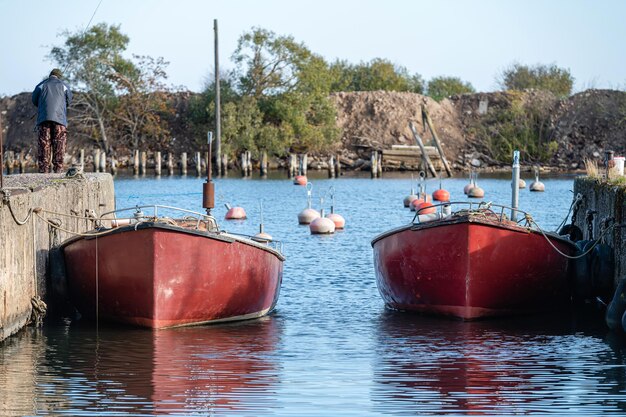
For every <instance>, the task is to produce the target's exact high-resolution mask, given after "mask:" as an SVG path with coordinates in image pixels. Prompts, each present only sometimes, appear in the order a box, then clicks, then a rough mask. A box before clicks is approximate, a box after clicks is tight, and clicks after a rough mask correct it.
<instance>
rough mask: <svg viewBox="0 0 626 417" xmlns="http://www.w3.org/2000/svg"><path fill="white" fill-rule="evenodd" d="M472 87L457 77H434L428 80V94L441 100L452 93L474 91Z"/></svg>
mask: <svg viewBox="0 0 626 417" xmlns="http://www.w3.org/2000/svg"><path fill="white" fill-rule="evenodd" d="M474 92H475V90H474V87H473V86H472V84H470V83H468V82H463V81H462V80H461V79H460V78H458V77H435V78H433V79H431V80H430V81H428V95H429V96H430V97H432V98H433V99H434V100H437V101H441V100H443V99H444V98H446V97H450V96H452V95H454V94H465V93H474Z"/></svg>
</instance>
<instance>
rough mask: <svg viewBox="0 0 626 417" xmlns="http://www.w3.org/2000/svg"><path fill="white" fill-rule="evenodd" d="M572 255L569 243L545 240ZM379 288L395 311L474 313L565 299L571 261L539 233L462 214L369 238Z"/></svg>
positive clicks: (530, 308) (519, 309) (533, 307)
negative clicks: (457, 216)
mask: <svg viewBox="0 0 626 417" xmlns="http://www.w3.org/2000/svg"><path fill="white" fill-rule="evenodd" d="M550 240H551V242H552V243H553V244H554V245H555V246H556V247H558V248H559V250H560V251H562V252H564V253H566V254H569V255H572V254H573V251H574V246H573V245H572V244H570V243H569V242H565V241H564V240H563V239H559V238H556V237H551V238H550ZM372 246H373V247H374V264H375V270H376V278H377V284H378V289H379V291H380V293H381V295H382V298H383V299H384V301H385V303H386V304H387V305H388V306H389V307H391V308H394V309H399V310H414V311H420V312H425V313H433V314H440V315H449V316H455V317H459V318H462V319H467V320H471V319H476V318H480V317H486V316H501V315H510V314H518V313H529V312H536V311H542V310H548V309H551V308H555V307H556V306H558V305H563V303H566V302H567V301H568V300H569V289H568V282H567V273H568V259H567V258H565V257H563V256H562V255H559V254H558V253H557V252H556V251H555V250H554V249H553V248H552V247H551V246H550V243H548V241H547V240H546V239H545V238H544V236H543V235H541V234H540V233H537V232H532V231H529V230H528V229H526V228H524V227H521V226H517V225H515V224H511V223H508V224H503V223H499V222H491V221H489V220H477V219H472V220H469V219H468V218H464V219H461V220H458V219H457V220H455V221H450V220H442V221H435V222H432V223H424V224H419V225H413V226H407V227H404V228H399V229H396V230H392V231H390V232H388V233H385V234H383V235H381V236H379V237H377V238H376V239H374V241H373V242H372Z"/></svg>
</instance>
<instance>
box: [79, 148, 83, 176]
mask: <svg viewBox="0 0 626 417" xmlns="http://www.w3.org/2000/svg"><path fill="white" fill-rule="evenodd" d="M78 165H79V166H80V171H81V172H85V149H82V148H81V150H80V153H79V154H78Z"/></svg>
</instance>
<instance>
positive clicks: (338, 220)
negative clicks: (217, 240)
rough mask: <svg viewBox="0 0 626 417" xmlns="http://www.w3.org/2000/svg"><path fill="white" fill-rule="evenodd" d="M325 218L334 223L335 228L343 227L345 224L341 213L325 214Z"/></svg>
mask: <svg viewBox="0 0 626 417" xmlns="http://www.w3.org/2000/svg"><path fill="white" fill-rule="evenodd" d="M326 218H327V219H330V220H332V221H333V223H335V229H343V228H344V227H345V225H346V220H345V219H344V218H343V216H342V215H340V214H337V213H330V214H327V215H326Z"/></svg>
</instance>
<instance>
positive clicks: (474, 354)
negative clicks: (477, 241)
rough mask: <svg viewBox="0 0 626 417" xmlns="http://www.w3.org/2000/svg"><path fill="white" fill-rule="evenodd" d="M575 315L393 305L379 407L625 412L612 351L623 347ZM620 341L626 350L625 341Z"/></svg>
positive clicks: (382, 327)
mask: <svg viewBox="0 0 626 417" xmlns="http://www.w3.org/2000/svg"><path fill="white" fill-rule="evenodd" d="M570 322H571V320H569V321H568V319H565V320H564V319H561V318H555V319H554V320H552V319H546V318H545V317H534V318H528V317H527V318H524V319H519V320H513V319H511V318H507V319H506V320H504V319H502V320H498V319H495V320H489V321H473V322H466V321H465V322H464V321H452V320H441V319H437V318H429V317H423V316H418V315H407V314H406V313H404V314H403V313H399V312H393V311H386V312H385V313H384V314H383V315H382V316H381V319H380V322H379V327H378V336H377V344H376V348H375V349H376V359H375V362H374V365H373V368H374V376H373V385H372V391H371V396H372V398H371V400H372V403H374V404H376V406H375V407H376V408H375V410H376V411H378V412H381V413H393V412H394V410H396V411H398V410H402V413H403V414H407V415H442V414H445V415H457V414H463V415H468V414H469V415H505V414H506V415H510V414H524V415H526V414H537V413H538V414H542V415H543V414H544V413H545V414H552V413H555V414H560V415H605V413H607V412H608V413H620V415H624V413H625V412H626V404H625V403H624V401H623V394H622V393H621V392H620V387H623V386H624V384H625V383H626V377H625V375H624V372H623V364H624V359H623V356H622V355H620V356H619V357H617V358H614V357H613V356H614V354H615V346H609V345H607V343H606V342H605V341H603V338H604V336H605V333H606V331H605V330H600V331H599V332H598V333H595V330H592V331H591V333H590V334H589V331H587V330H586V331H584V332H582V331H577V330H576V329H572V326H571V325H570ZM600 324H601V323H600ZM596 326H597V323H596ZM619 346H621V347H620V349H621V351H622V352H624V351H626V350H624V343H623V342H622V343H621V344H619ZM607 359H610V361H611V362H614V364H615V366H616V367H619V368H621V369H622V371H621V372H619V373H615V372H613V373H608V372H607V371H606V370H605V368H606V366H603V365H602V364H605V365H606V362H607ZM568 412H569V413H571V414H567V413H568Z"/></svg>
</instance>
